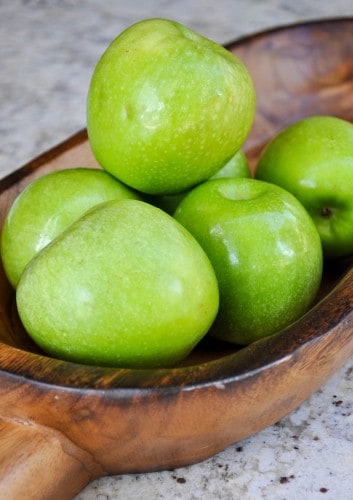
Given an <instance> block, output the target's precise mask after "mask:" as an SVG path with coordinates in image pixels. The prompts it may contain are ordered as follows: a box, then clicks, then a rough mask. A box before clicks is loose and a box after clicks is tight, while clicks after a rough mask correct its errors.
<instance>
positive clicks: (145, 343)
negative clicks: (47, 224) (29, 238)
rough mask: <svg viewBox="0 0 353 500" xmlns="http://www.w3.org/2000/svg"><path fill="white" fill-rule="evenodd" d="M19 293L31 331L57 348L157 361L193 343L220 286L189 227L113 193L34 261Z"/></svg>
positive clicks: (131, 361) (86, 359) (91, 356)
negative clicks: (117, 197)
mask: <svg viewBox="0 0 353 500" xmlns="http://www.w3.org/2000/svg"><path fill="white" fill-rule="evenodd" d="M16 299H17V307H18V312H19V316H20V318H21V320H22V323H23V325H24V327H25V329H26V330H27V332H28V334H29V335H30V336H31V337H32V338H33V340H34V341H35V342H36V343H37V344H38V345H39V346H40V347H42V349H43V350H44V351H46V352H47V353H49V354H50V355H52V356H54V357H58V358H61V359H66V360H69V361H75V362H80V363H88V364H98V365H106V366H119V367H131V368H149V367H160V366H161V367H164V366H171V365H174V364H176V363H178V361H180V360H181V359H183V358H184V357H185V356H186V355H187V354H188V353H189V352H190V351H191V349H192V348H193V347H194V346H195V345H196V343H197V342H199V340H200V339H201V338H202V337H203V336H204V335H205V334H206V332H207V330H208V329H209V328H210V326H211V324H212V322H213V320H214V318H215V316H216V313H217V310H218V300H219V295H218V283H217V279H216V276H215V273H214V270H213V267H212V265H211V263H210V261H209V259H208V258H207V256H206V254H205V252H204V251H203V250H202V248H201V247H200V245H199V244H198V243H197V241H196V240H195V239H194V238H193V237H192V236H191V235H190V233H189V232H188V231H187V230H186V229H185V228H184V227H183V226H181V225H180V224H179V223H178V222H177V221H176V220H175V219H173V218H172V217H171V216H170V215H168V214H166V213H165V212H163V211H162V210H161V209H159V208H157V207H154V206H152V205H150V204H148V203H145V202H143V201H138V200H113V201H109V202H105V203H102V204H100V205H98V206H96V207H94V208H92V209H91V210H90V211H89V212H87V213H86V214H85V215H84V216H83V217H81V218H80V219H79V220H77V221H76V222H74V223H73V224H72V225H71V226H70V227H69V228H68V229H66V230H65V231H64V232H63V233H61V234H60V235H59V236H58V237H57V238H56V239H55V240H53V241H52V242H51V243H50V244H49V245H47V246H46V247H45V248H43V249H42V250H41V251H40V252H39V253H38V254H37V255H36V257H34V258H33V259H32V260H31V261H30V263H29V264H28V265H27V267H26V269H25V271H24V272H23V274H22V276H21V278H20V281H19V284H18V287H17V290H16Z"/></svg>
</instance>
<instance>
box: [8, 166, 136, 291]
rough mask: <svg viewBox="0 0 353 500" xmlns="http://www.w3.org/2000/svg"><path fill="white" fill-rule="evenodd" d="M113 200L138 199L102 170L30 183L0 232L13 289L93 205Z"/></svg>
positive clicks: (69, 172)
mask: <svg viewBox="0 0 353 500" xmlns="http://www.w3.org/2000/svg"><path fill="white" fill-rule="evenodd" d="M115 198H117V199H125V198H133V199H139V198H140V197H139V195H138V194H137V193H135V192H134V191H133V190H131V189H130V188H128V187H126V186H124V185H123V184H121V183H120V182H119V181H117V180H116V179H115V178H114V177H112V176H111V175H109V174H108V173H107V172H104V171H103V170H98V169H90V168H83V167H82V168H72V169H67V170H59V171H57V172H52V173H50V174H47V175H43V176H42V177H40V178H38V179H35V180H34V181H32V182H31V183H30V184H29V185H28V186H27V187H26V188H25V189H24V190H23V191H22V192H21V193H20V194H19V195H18V196H17V198H16V199H15V201H14V202H13V204H12V206H11V207H10V210H9V212H8V214H7V216H6V218H5V221H4V226H3V228H2V232H1V244H0V248H1V258H2V262H3V266H4V270H5V273H6V275H7V278H8V280H9V281H10V283H11V284H12V286H13V287H14V288H16V286H17V284H18V281H19V279H20V276H21V274H22V272H23V270H24V268H25V267H26V265H27V264H28V262H29V261H30V260H31V259H32V258H33V257H34V256H35V255H36V253H37V252H39V251H40V250H41V249H42V248H43V247H44V246H45V245H47V244H48V243H49V242H50V241H52V239H54V238H55V237H56V236H58V235H59V234H60V233H61V232H62V231H64V229H66V228H67V227H68V226H69V225H70V224H72V223H73V222H74V221H75V220H77V219H78V218H79V217H81V215H83V214H84V213H85V212H86V211H87V210H88V209H90V208H91V207H93V206H94V205H97V204H98V203H102V202H104V201H108V200H111V199H115Z"/></svg>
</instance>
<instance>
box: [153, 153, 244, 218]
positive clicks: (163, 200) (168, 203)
mask: <svg viewBox="0 0 353 500" xmlns="http://www.w3.org/2000/svg"><path fill="white" fill-rule="evenodd" d="M228 177H251V173H250V168H249V163H248V160H247V158H246V155H245V153H244V152H243V151H242V150H241V149H239V151H237V152H236V153H235V155H234V156H233V157H232V158H231V159H230V160H229V162H228V163H226V164H225V165H224V167H222V168H221V169H220V170H218V171H217V172H216V173H215V175H213V176H212V177H210V179H208V180H212V179H224V178H228ZM205 182H207V181H205ZM189 192H190V190H188V191H185V192H184V193H179V194H170V195H168V194H166V195H160V196H157V195H150V196H148V195H146V197H145V200H146V201H147V202H148V203H151V204H152V205H155V206H156V207H159V208H161V209H162V210H164V211H165V212H167V213H168V214H170V215H173V214H174V212H175V210H176V208H177V206H178V205H179V203H180V202H181V200H182V199H183V198H185V196H186V195H187V194H188V193H189Z"/></svg>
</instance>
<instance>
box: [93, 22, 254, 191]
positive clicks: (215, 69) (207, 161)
mask: <svg viewBox="0 0 353 500" xmlns="http://www.w3.org/2000/svg"><path fill="white" fill-rule="evenodd" d="M254 111H255V90H254V85H253V82H252V78H251V76H250V74H249V72H248V70H247V69H246V67H245V66H244V64H243V63H242V62H241V61H240V59H239V58H237V57H235V56H234V55H233V54H232V53H231V52H230V51H228V50H226V49H225V48H224V47H222V46H220V45H219V44H217V43H215V42H213V41H211V40H209V39H207V38H205V37H203V36H201V35H199V34H198V33H195V32H194V31H192V30H190V29H189V28H187V27H186V26H183V25H182V24H180V23H177V22H175V21H171V20H167V19H146V20H143V21H141V22H138V23H136V24H134V25H132V26H130V27H129V28H127V29H126V30H125V31H124V32H122V33H121V34H120V35H119V36H118V37H117V38H115V40H113V41H112V43H111V44H110V45H109V47H108V48H107V49H106V51H105V52H104V53H103V54H102V56H101V58H100V59H99V61H98V63H97V65H96V67H95V69H94V72H93V75H92V79H91V82H90V86H89V93H88V100H87V130H88V137H89V141H90V144H91V147H92V151H93V153H94V155H95V157H96V159H97V161H98V163H99V164H100V165H101V166H102V167H103V168H104V169H106V170H107V171H108V172H110V173H111V174H112V175H114V176H116V177H117V178H118V179H119V180H121V181H122V182H124V183H125V184H127V185H129V186H131V187H133V188H135V189H137V190H139V191H141V192H143V193H148V194H176V193H180V192H183V191H186V190H188V189H190V188H191V187H192V186H194V185H196V184H199V183H200V182H202V181H204V180H206V179H208V178H209V177H211V176H212V175H213V174H215V173H216V172H217V171H218V170H219V169H220V168H222V167H223V166H224V165H225V163H226V162H227V161H229V159H230V158H231V157H232V156H233V155H234V154H235V153H236V152H237V151H238V150H239V149H240V148H241V146H242V145H243V143H244V142H245V139H246V137H247V135H248V133H249V131H250V128H251V126H252V122H253V117H254Z"/></svg>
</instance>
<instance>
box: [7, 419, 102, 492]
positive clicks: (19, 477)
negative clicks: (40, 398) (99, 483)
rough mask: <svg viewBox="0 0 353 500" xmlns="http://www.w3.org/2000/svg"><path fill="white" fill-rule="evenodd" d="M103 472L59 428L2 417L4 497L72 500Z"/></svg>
mask: <svg viewBox="0 0 353 500" xmlns="http://www.w3.org/2000/svg"><path fill="white" fill-rule="evenodd" d="M101 475H104V474H103V473H102V470H101V469H100V467H99V466H98V465H97V464H96V463H94V461H93V459H92V457H91V456H90V455H89V454H88V453H87V452H85V451H84V450H81V449H80V448H78V447H77V446H76V445H74V444H73V443H72V442H71V441H70V440H69V439H68V438H67V437H65V436H63V435H62V434H61V433H59V432H58V431H56V430H53V429H50V428H47V427H44V426H38V425H36V424H33V423H32V422H22V421H16V420H5V419H0V491H1V498H6V499H7V500H15V499H16V500H18V499H19V498H26V500H38V499H39V498H40V499H41V500H44V499H45V500H49V499H50V500H52V499H53V500H54V499H55V500H56V499H60V500H65V499H68V500H69V499H70V500H71V499H72V498H73V497H74V496H75V495H76V494H77V493H78V492H79V491H80V490H81V489H82V488H84V487H85V486H86V485H87V484H89V483H90V482H91V481H93V480H94V479H96V478H97V477H99V476H101Z"/></svg>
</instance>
